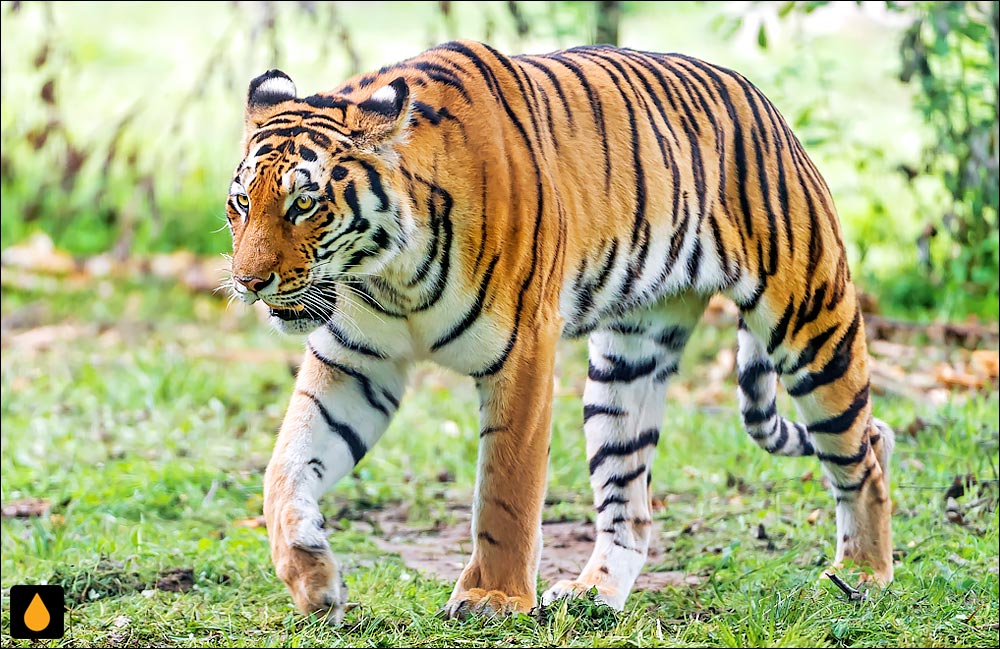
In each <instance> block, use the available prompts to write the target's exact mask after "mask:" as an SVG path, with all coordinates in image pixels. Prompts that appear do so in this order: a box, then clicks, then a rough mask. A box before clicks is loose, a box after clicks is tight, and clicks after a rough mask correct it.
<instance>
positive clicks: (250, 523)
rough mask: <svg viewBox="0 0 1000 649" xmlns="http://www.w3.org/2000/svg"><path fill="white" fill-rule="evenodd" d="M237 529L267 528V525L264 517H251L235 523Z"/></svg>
mask: <svg viewBox="0 0 1000 649" xmlns="http://www.w3.org/2000/svg"><path fill="white" fill-rule="evenodd" d="M233 525H234V526H235V527H250V528H254V527H267V523H265V522H264V517H263V516H251V517H250V518H241V519H239V520H238V521H233Z"/></svg>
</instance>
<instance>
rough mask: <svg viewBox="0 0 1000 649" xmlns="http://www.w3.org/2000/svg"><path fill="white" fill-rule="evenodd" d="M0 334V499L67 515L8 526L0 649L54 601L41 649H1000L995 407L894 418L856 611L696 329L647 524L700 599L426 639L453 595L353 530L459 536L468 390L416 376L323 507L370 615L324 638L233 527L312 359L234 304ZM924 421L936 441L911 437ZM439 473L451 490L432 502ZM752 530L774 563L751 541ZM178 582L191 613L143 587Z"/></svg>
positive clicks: (565, 495) (972, 405)
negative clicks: (23, 612) (20, 598)
mask: <svg viewBox="0 0 1000 649" xmlns="http://www.w3.org/2000/svg"><path fill="white" fill-rule="evenodd" d="M2 313H3V322H4V334H3V336H4V341H3V345H4V347H3V354H2V377H0V383H2V386H0V389H2V406H0V413H2V429H3V436H2V444H3V449H2V459H0V469H2V488H0V492H2V494H0V495H2V500H3V501H4V502H8V501H10V500H13V499H17V498H26V497H40V498H47V499H49V500H50V502H51V503H52V509H51V512H50V513H49V514H48V515H47V516H44V517H39V518H27V519H22V518H18V519H6V518H5V519H3V521H2V564H0V565H2V587H3V613H2V632H3V636H2V642H3V645H4V646H29V645H31V644H32V643H30V642H27V641H18V640H12V639H11V638H10V636H9V626H10V619H9V618H10V613H9V606H8V604H9V602H8V597H9V588H10V587H11V586H12V585H15V584H19V583H39V582H42V581H47V582H49V583H61V584H63V585H64V586H66V588H67V597H68V602H69V606H70V614H69V616H68V619H67V635H66V636H65V638H64V639H63V640H61V641H48V642H41V643H36V644H40V645H42V646H46V645H51V646H62V645H65V646H97V645H109V644H114V645H119V646H140V645H150V644H155V645H158V646H261V645H272V646H275V645H277V646H301V645H318V646H399V645H407V646H416V645H421V646H424V645H432V646H436V645H446V646H470V645H471V646H488V645H511V646H557V645H560V646H561V645H573V646H624V645H642V646H688V645H693V646H838V647H839V646H845V647H846V646H876V645H890V646H954V645H963V646H996V645H997V641H998V631H997V628H996V622H997V618H998V615H1000V607H998V577H997V568H998V549H997V548H998V527H1000V525H998V520H997V510H996V503H997V482H996V480H997V477H998V476H997V474H998V464H1000V462H998V450H997V423H996V422H997V420H998V410H1000V407H998V396H997V393H996V392H995V391H994V392H991V393H989V394H985V395H980V396H977V397H973V398H969V399H965V400H960V399H954V400H953V401H952V402H949V403H948V404H947V405H945V406H943V407H940V408H934V407H931V406H929V405H926V404H917V403H911V402H906V401H902V400H899V399H892V398H888V397H882V398H879V399H878V401H877V403H876V408H877V410H878V413H879V416H880V417H882V418H883V419H885V420H886V421H888V422H889V423H890V424H892V425H893V426H894V427H895V428H896V430H897V431H900V433H899V440H898V445H897V452H896V455H895V458H894V466H893V472H894V473H893V480H894V487H893V498H894V500H895V502H896V504H897V512H896V515H895V517H894V534H895V539H894V541H895V547H896V549H897V553H898V563H897V566H896V581H895V582H894V583H893V585H892V586H891V587H890V588H889V589H888V590H887V591H884V592H881V593H877V592H876V593H873V595H872V597H871V598H870V599H869V600H868V601H866V602H862V603H857V602H850V601H847V600H846V598H845V597H844V596H843V595H842V594H841V593H840V591H838V590H837V589H836V588H835V587H834V586H833V584H832V583H830V582H829V581H828V580H825V579H821V578H820V575H821V571H822V569H823V568H824V567H825V566H826V565H827V563H828V562H829V561H830V560H831V559H832V556H833V551H834V536H835V534H834V522H833V506H832V499H831V497H830V496H829V494H828V493H827V492H826V491H825V489H824V488H823V485H822V484H821V483H820V481H819V480H818V479H817V478H812V477H810V476H809V475H808V474H809V472H812V473H813V474H815V476H817V477H818V476H819V475H820V474H819V470H818V466H817V464H816V463H815V461H813V460H811V459H808V458H806V459H789V458H784V459H782V458H773V457H770V456H768V455H767V454H766V453H764V452H762V451H760V450H759V449H757V448H756V446H754V445H753V444H752V442H751V441H750V440H749V438H748V437H747V436H746V435H745V434H744V433H743V432H742V431H741V430H740V426H739V421H738V414H737V411H736V408H735V399H734V398H733V394H734V389H733V388H732V377H728V379H727V381H728V383H727V384H726V386H725V390H724V393H725V395H724V396H722V397H719V398H718V399H717V400H715V402H714V403H710V404H709V405H696V404H698V403H704V402H706V401H708V402H711V401H713V400H712V399H709V398H707V397H704V396H703V397H700V398H699V397H697V394H698V393H697V390H698V389H699V388H701V387H702V386H704V385H705V384H706V382H707V379H706V378H705V377H706V368H707V366H708V365H710V364H711V363H712V361H713V360H714V358H715V357H716V354H717V351H718V349H719V348H720V347H730V348H731V347H732V346H733V345H734V339H735V335H734V331H733V330H732V329H731V327H728V326H724V327H721V328H712V327H703V328H702V329H700V330H699V332H698V333H697V334H696V337H695V339H694V340H693V342H692V344H691V345H690V347H689V349H688V351H687V353H686V357H685V367H684V369H683V373H682V375H681V377H680V380H679V381H678V382H677V384H676V386H675V387H674V388H673V391H674V392H675V393H677V392H685V393H689V392H694V393H695V395H696V396H695V397H691V398H686V399H674V400H673V401H672V402H671V403H670V405H669V407H668V415H667V419H666V422H665V426H664V431H663V436H662V438H661V442H660V445H659V448H658V458H657V460H656V464H655V466H656V470H655V471H654V482H653V491H654V494H655V495H656V496H657V497H658V498H661V499H663V500H665V501H666V502H667V506H666V508H665V509H663V510H660V511H658V512H657V513H656V516H655V526H656V532H657V533H656V541H655V543H656V544H657V546H658V547H659V548H660V550H661V552H660V553H659V554H658V555H657V556H656V559H655V560H654V561H652V562H651V563H650V565H648V566H647V569H648V570H681V571H683V572H684V573H686V574H693V575H699V576H701V577H702V578H703V579H702V582H701V583H700V584H699V585H697V586H678V587H668V588H665V589H664V590H662V591H659V592H643V593H639V594H637V595H634V596H633V597H632V598H631V599H630V600H629V602H628V605H627V607H626V609H625V611H624V612H623V613H620V614H615V613H612V612H609V611H608V610H606V609H604V608H600V607H595V606H593V605H591V604H588V603H586V602H578V603H574V604H572V605H569V606H567V605H565V604H564V605H561V606H558V607H554V608H552V609H549V610H546V611H545V612H544V613H543V614H541V615H540V616H538V617H529V616H518V617H513V618H509V619H503V620H494V621H487V620H480V619H473V620H469V621H466V622H447V621H442V620H440V619H438V618H437V617H435V615H434V614H435V612H436V611H437V610H438V609H439V608H440V607H441V606H442V605H443V604H444V602H445V601H446V600H447V598H448V595H449V593H450V589H451V586H452V585H451V584H450V583H447V582H444V581H441V580H439V579H435V578H434V577H433V576H429V575H425V574H421V573H418V572H416V571H414V570H412V569H409V568H407V567H405V566H404V565H403V563H402V561H401V560H400V558H399V557H398V556H395V555H386V554H385V553H383V552H381V551H380V550H379V549H378V547H377V545H376V544H375V543H374V542H373V540H372V536H371V534H372V533H371V528H370V526H368V525H365V524H363V523H364V521H365V520H366V519H369V518H370V516H371V515H373V514H377V513H378V510H380V509H383V508H393V507H395V508H399V510H400V511H403V509H404V508H405V510H406V511H408V516H409V519H410V520H409V523H410V524H412V525H413V526H415V527H418V526H423V527H427V526H429V525H431V524H433V523H434V522H435V521H438V520H447V519H448V516H449V512H448V511H446V505H447V504H449V503H454V502H464V503H467V502H468V501H469V500H470V496H471V491H472V484H473V480H474V467H475V450H476V441H477V440H476V435H475V431H476V430H477V424H476V422H475V416H476V406H475V403H476V401H475V393H474V388H473V386H472V384H471V382H469V381H467V380H465V379H461V378H459V377H456V376H454V375H451V374H448V373H444V372H441V371H438V370H434V369H433V368H430V367H429V366H421V367H419V368H417V369H416V370H415V371H414V373H413V381H412V382H411V388H410V390H409V391H408V393H407V396H406V398H405V399H404V403H403V406H402V408H401V410H400V412H399V414H398V416H397V418H396V420H395V422H394V424H393V426H392V428H391V429H390V430H389V432H388V433H387V435H386V437H385V438H384V439H383V441H382V442H381V444H380V446H379V447H378V448H376V449H374V450H373V452H371V453H370V454H369V455H368V456H367V457H366V459H365V460H364V461H363V462H362V464H361V465H360V466H359V467H358V469H357V470H356V471H355V474H354V475H353V476H351V477H349V478H347V479H345V480H343V481H342V482H341V483H340V484H338V485H337V487H336V488H335V489H334V490H333V492H332V493H331V494H330V495H329V496H327V497H326V499H325V500H324V502H323V510H324V513H325V514H326V515H327V516H328V518H330V519H331V521H335V522H334V523H333V527H334V528H335V531H334V532H333V534H332V535H331V537H330V540H331V543H332V546H333V549H334V551H335V552H336V553H337V555H338V556H339V557H341V558H342V559H343V562H344V566H345V569H346V580H347V585H348V588H349V591H350V593H351V600H352V601H357V602H359V604H360V606H359V607H358V608H356V609H354V610H353V611H351V612H350V613H348V615H347V618H346V620H345V625H344V626H343V627H342V628H339V629H330V628H328V627H327V626H326V625H325V624H323V623H322V622H320V621H318V620H314V619H311V618H306V617H303V616H302V615H300V614H299V613H297V612H296V611H295V610H294V608H293V606H292V602H291V599H290V597H289V596H288V594H287V593H286V591H285V588H284V586H283V585H282V584H281V582H280V581H279V580H278V579H277V577H276V576H275V575H274V573H273V570H272V567H271V564H270V560H269V554H268V547H267V540H266V532H265V531H264V530H263V529H261V528H251V527H241V526H237V525H236V524H235V522H236V521H238V520H240V519H244V518H248V517H253V516H256V515H257V514H259V513H260V509H261V479H262V472H263V467H264V466H265V464H266V461H267V458H268V456H269V452H270V447H271V444H272V440H273V433H274V431H275V430H276V429H277V427H278V425H279V423H280V420H281V416H282V414H283V410H284V407H285V404H286V402H287V399H288V395H289V394H290V391H291V385H292V375H291V372H290V371H289V362H294V361H295V359H296V357H297V350H298V349H299V346H300V344H301V343H300V342H298V341H296V340H293V339H287V338H280V337H277V336H276V335H275V334H272V333H269V332H268V331H267V330H266V329H265V327H264V326H263V325H262V324H261V323H260V322H259V321H258V320H257V318H256V316H255V314H254V313H253V312H252V311H251V310H250V309H247V308H245V307H243V306H241V305H234V306H233V307H231V308H230V309H228V310H227V309H225V308H224V306H223V303H222V301H221V300H219V299H218V298H214V297H212V296H208V295H200V294H198V295H192V294H190V293H188V292H187V291H185V290H184V289H182V288H179V287H177V286H172V285H169V284H164V283H156V282H152V281H151V282H149V283H145V284H140V283H136V282H125V281H112V280H101V279H94V280H91V281H88V282H86V283H73V282H66V283H63V284H55V285H51V286H49V285H45V284H39V285H38V286H37V287H36V288H35V289H32V290H28V289H10V290H8V289H7V288H6V287H5V289H4V291H3V294H2ZM55 327H58V328H55ZM45 336H48V337H49V338H48V340H47V341H46V340H44V337H45ZM584 363H585V360H584V347H583V345H582V344H580V343H568V344H565V345H564V346H563V348H562V353H561V358H560V384H559V389H558V390H557V398H556V403H555V408H554V412H555V421H554V425H553V444H552V460H551V465H550V467H551V468H550V488H549V496H548V498H549V501H550V503H551V504H550V505H549V506H548V508H547V512H548V515H549V516H560V517H565V518H569V519H575V520H581V521H583V520H587V519H588V517H590V516H592V514H591V513H590V505H589V502H590V493H589V487H588V485H587V470H586V461H585V455H584V445H583V435H582V432H581V430H580V429H581V414H580V410H581V406H580V400H579V387H580V386H581V385H582V382H583V378H584V376H585V370H584V368H585V365H584ZM677 386H679V387H677ZM786 406H787V404H786ZM917 416H920V417H922V418H923V419H925V420H926V421H927V422H928V425H927V426H926V427H925V428H924V429H922V430H920V431H918V432H917V433H916V434H915V435H909V434H906V433H905V432H903V431H904V430H905V429H906V428H907V427H908V426H909V424H910V423H911V422H912V421H914V419H915V418H916V417H917ZM442 472H446V473H450V474H451V475H453V476H454V481H453V482H440V481H439V474H441V473H442ZM966 474H972V475H974V476H976V477H977V479H978V480H980V482H981V484H980V485H979V486H976V487H973V488H971V489H970V490H969V492H968V493H967V494H966V495H965V496H964V497H962V498H961V499H959V503H960V505H961V506H962V508H963V510H964V511H963V514H964V517H965V524H964V525H956V524H954V523H950V522H948V520H947V519H946V517H945V512H944V509H945V507H944V492H945V490H946V489H947V488H948V486H949V485H950V484H951V483H952V480H953V479H954V477H955V476H957V475H966ZM977 502H978V504H976V503H977ZM817 509H818V510H820V511H821V513H820V515H819V516H818V519H817V520H816V521H815V524H810V523H809V518H810V514H811V513H812V512H813V511H814V510H817ZM695 521H698V523H697V524H695V525H692V523H694V522H695ZM759 524H763V525H764V526H765V529H766V532H767V536H768V539H767V540H759V539H757V538H756V530H757V527H758V525H759ZM685 528H687V529H688V530H689V531H688V532H685V531H684V530H685ZM579 559H581V560H582V559H585V557H582V556H581V557H579ZM181 568H186V569H191V570H192V574H193V578H194V588H192V589H190V590H187V591H186V592H166V591H163V590H157V589H155V588H153V586H154V584H155V582H156V580H157V576H158V575H159V574H160V573H161V572H163V571H166V570H171V569H181ZM543 586H544V584H540V588H541V587H543ZM991 625H992V626H991ZM33 646H34V645H33Z"/></svg>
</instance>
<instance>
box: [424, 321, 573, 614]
mask: <svg viewBox="0 0 1000 649" xmlns="http://www.w3.org/2000/svg"><path fill="white" fill-rule="evenodd" d="M559 334H560V326H559V325H558V323H555V322H553V323H535V324H532V325H529V324H528V323H524V324H522V326H521V329H520V335H519V337H518V340H517V343H516V344H515V345H514V347H513V349H512V350H511V352H510V354H509V355H508V356H507V359H506V361H505V362H504V364H503V366H502V368H501V369H500V370H499V371H498V372H496V373H495V374H491V375H489V376H485V377H481V378H480V379H479V382H478V386H479V394H480V403H481V406H480V434H479V463H478V470H477V475H476V489H475V495H474V501H473V505H472V547H473V550H472V558H471V559H470V560H469V563H468V565H466V567H465V569H464V570H463V571H462V574H461V576H459V578H458V582H457V583H456V584H455V590H454V592H453V593H452V595H451V599H449V600H448V603H447V604H446V605H445V607H444V610H443V613H444V614H445V615H446V616H447V617H450V618H464V617H465V616H466V615H467V614H468V613H476V614H481V615H498V614H500V615H503V614H508V613H514V612H528V611H530V610H531V609H532V608H534V607H535V604H536V603H537V594H536V577H537V574H538V561H539V557H540V554H541V549H542V536H541V524H542V505H543V501H544V497H545V479H546V468H547V465H548V451H549V438H550V423H551V415H552V372H553V366H554V361H555V347H556V342H557V341H558V339H559Z"/></svg>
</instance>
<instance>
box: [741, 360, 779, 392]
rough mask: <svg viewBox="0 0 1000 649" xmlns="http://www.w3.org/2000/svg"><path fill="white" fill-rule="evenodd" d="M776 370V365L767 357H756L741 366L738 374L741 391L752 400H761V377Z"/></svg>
mask: <svg viewBox="0 0 1000 649" xmlns="http://www.w3.org/2000/svg"><path fill="white" fill-rule="evenodd" d="M773 372H774V365H771V361H770V360H768V359H766V358H760V357H758V358H754V359H753V360H751V361H750V362H749V363H747V364H746V365H744V366H742V367H740V369H739V372H738V373H737V375H736V380H737V382H738V383H739V385H740V391H741V392H743V394H745V395H746V397H747V398H748V399H750V401H754V402H756V401H760V398H761V396H762V395H761V393H760V389H759V387H758V386H759V382H760V379H761V377H763V376H766V375H768V374H771V373H773Z"/></svg>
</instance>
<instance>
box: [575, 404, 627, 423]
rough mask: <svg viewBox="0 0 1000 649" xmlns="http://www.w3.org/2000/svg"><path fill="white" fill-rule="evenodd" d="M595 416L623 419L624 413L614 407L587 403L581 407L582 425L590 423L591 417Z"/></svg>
mask: <svg viewBox="0 0 1000 649" xmlns="http://www.w3.org/2000/svg"><path fill="white" fill-rule="evenodd" d="M597 415H606V416H608V417H623V416H624V415H625V411H624V410H622V409H621V408H616V407H615V406H602V405H598V404H592V403H587V404H584V406H583V423H584V424H586V423H587V422H588V421H590V418H591V417H596V416H597Z"/></svg>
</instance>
